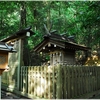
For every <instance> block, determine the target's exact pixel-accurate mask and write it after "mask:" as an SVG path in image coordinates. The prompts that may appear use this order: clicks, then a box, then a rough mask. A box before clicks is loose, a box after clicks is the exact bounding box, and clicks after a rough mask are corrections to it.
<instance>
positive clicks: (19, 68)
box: [17, 39, 22, 90]
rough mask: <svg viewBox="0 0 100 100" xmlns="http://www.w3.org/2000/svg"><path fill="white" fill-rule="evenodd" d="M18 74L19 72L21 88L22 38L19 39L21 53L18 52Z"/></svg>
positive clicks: (18, 86)
mask: <svg viewBox="0 0 100 100" xmlns="http://www.w3.org/2000/svg"><path fill="white" fill-rule="evenodd" d="M18 62H19V64H18V74H17V80H18V81H17V88H18V90H20V89H21V88H20V70H21V66H22V63H21V62H22V39H19V53H18Z"/></svg>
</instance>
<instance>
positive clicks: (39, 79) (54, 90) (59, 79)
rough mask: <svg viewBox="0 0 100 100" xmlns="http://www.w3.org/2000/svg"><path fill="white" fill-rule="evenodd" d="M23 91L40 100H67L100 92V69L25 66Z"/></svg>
mask: <svg viewBox="0 0 100 100" xmlns="http://www.w3.org/2000/svg"><path fill="white" fill-rule="evenodd" d="M20 78H21V91H22V92H23V93H24V94H30V95H34V96H37V97H39V98H49V99H52V98H53V99H57V98H58V99H66V98H69V99H70V98H78V97H80V96H82V95H85V94H88V93H92V92H95V91H97V90H100V67H86V66H67V65H58V66H53V67H47V66H35V67H34V66H23V67H21V77H20Z"/></svg>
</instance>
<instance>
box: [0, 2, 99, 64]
mask: <svg viewBox="0 0 100 100" xmlns="http://www.w3.org/2000/svg"><path fill="white" fill-rule="evenodd" d="M99 11H100V2H99V1H9V2H8V1H0V39H3V38H6V37H7V36H9V35H11V34H14V33H15V32H17V31H18V30H20V29H23V28H26V27H29V26H32V30H33V31H34V32H35V35H32V36H31V37H29V38H28V39H27V42H28V45H25V48H27V51H28V52H25V54H26V56H27V57H26V58H24V59H26V61H27V63H26V65H38V64H40V62H44V61H46V60H48V56H46V57H45V55H41V54H36V53H34V52H32V50H33V48H34V47H35V46H36V45H37V44H38V43H40V42H41V41H42V39H43V35H44V34H45V29H44V26H43V24H45V25H46V26H47V28H48V30H50V31H52V30H57V31H58V32H57V33H58V34H63V33H65V34H66V36H70V35H73V36H74V37H75V40H76V42H77V43H78V44H81V45H85V46H88V47H91V48H92V50H95V49H96V48H98V47H99V46H100V38H99V37H100V12H99ZM27 53H28V54H27ZM27 59H29V60H27Z"/></svg>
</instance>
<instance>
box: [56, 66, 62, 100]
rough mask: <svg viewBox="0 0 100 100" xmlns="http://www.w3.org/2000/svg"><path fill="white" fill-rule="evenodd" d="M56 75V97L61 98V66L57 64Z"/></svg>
mask: <svg viewBox="0 0 100 100" xmlns="http://www.w3.org/2000/svg"><path fill="white" fill-rule="evenodd" d="M57 67H58V73H57V74H58V75H57V99H62V67H61V65H58V66H57Z"/></svg>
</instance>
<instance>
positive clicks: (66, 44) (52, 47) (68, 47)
mask: <svg viewBox="0 0 100 100" xmlns="http://www.w3.org/2000/svg"><path fill="white" fill-rule="evenodd" d="M89 49H90V48H89V47H86V46H82V45H79V44H77V43H76V42H75V41H74V37H73V36H69V37H67V36H64V35H59V34H56V33H55V32H51V33H48V34H46V35H44V40H43V41H42V42H41V43H40V44H38V45H37V46H36V47H35V48H34V51H35V52H44V53H49V54H50V65H54V64H57V63H67V64H75V62H76V61H75V51H78V50H82V51H85V52H87V51H88V50H89Z"/></svg>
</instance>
